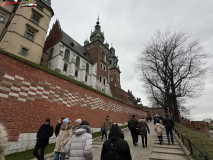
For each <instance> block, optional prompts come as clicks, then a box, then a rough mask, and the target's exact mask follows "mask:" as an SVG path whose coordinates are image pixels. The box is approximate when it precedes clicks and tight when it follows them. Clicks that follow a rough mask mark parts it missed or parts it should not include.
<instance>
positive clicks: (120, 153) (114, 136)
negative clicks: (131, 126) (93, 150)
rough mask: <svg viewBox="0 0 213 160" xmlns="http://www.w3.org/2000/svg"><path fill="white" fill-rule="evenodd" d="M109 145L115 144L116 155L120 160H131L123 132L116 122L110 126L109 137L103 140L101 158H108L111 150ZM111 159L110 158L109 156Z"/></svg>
mask: <svg viewBox="0 0 213 160" xmlns="http://www.w3.org/2000/svg"><path fill="white" fill-rule="evenodd" d="M111 145H115V150H116V156H117V157H119V159H120V160H131V159H132V157H131V153H130V149H129V145H128V143H127V141H126V140H124V133H123V132H122V130H121V129H120V127H119V126H118V125H117V124H113V125H112V127H111V128H110V132H109V139H108V140H107V141H105V142H104V144H103V147H102V151H101V160H109V157H108V156H109V152H111ZM111 159H112V158H111Z"/></svg>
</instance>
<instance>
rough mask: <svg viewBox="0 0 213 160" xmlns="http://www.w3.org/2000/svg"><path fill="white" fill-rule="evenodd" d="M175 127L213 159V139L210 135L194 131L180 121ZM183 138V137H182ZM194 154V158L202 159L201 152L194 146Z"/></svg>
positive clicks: (186, 144) (186, 143)
mask: <svg viewBox="0 0 213 160" xmlns="http://www.w3.org/2000/svg"><path fill="white" fill-rule="evenodd" d="M175 127H176V128H177V129H178V130H179V131H181V132H182V134H183V135H184V136H186V137H187V138H188V139H189V140H190V141H191V142H192V143H194V144H195V145H196V146H197V147H198V148H199V149H200V150H201V151H203V152H205V153H207V154H208V155H209V157H210V159H213V140H212V139H210V138H209V137H207V136H205V135H202V134H200V133H199V132H196V131H192V130H190V129H188V128H187V127H185V126H184V125H182V124H180V123H175ZM180 139H181V138H180ZM184 141H185V146H186V147H187V148H188V150H189V151H190V149H189V145H188V142H187V141H186V139H185V140H184ZM193 151H194V154H193V155H192V157H193V158H195V159H196V160H200V159H201V158H200V156H199V153H198V152H196V151H195V150H194V148H193Z"/></svg>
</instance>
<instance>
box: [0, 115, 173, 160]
mask: <svg viewBox="0 0 213 160" xmlns="http://www.w3.org/2000/svg"><path fill="white" fill-rule="evenodd" d="M173 126H174V122H173V121H172V119H171V118H169V116H168V115H166V117H165V118H164V119H163V121H162V123H161V122H160V120H159V119H157V120H156V122H155V128H154V129H155V131H156V132H157V136H158V139H159V143H160V144H162V143H163V137H162V130H163V128H165V129H166V135H167V139H168V144H170V142H172V144H174V140H173V134H172V128H173ZM128 128H129V130H130V132H131V136H132V141H133V145H134V146H137V145H138V144H137V143H138V135H140V136H141V140H142V147H143V148H147V134H148V133H150V129H149V126H148V125H147V122H146V120H145V119H144V118H140V119H138V120H137V119H136V117H135V115H132V116H130V120H129V121H128ZM53 130H54V129H53V126H52V125H51V124H50V118H46V120H45V122H44V124H42V125H41V126H40V128H39V130H38V132H37V142H36V145H35V147H34V150H33V155H34V156H35V157H36V158H37V159H38V160H44V151H45V148H46V146H47V145H48V143H49V138H50V137H51V136H52V135H53ZM101 131H102V137H101V139H102V140H103V139H104V136H105V138H106V141H105V142H104V144H103V146H102V151H101V160H114V159H122V160H131V159H132V157H131V153H130V148H129V145H128V143H127V141H126V140H125V139H124V133H123V132H122V130H121V129H120V127H119V126H118V125H117V124H113V123H112V120H110V118H109V116H106V117H105V120H104V122H103V123H102V125H101ZM55 136H56V144H55V148H54V160H59V159H60V160H65V156H66V155H67V156H68V157H69V159H70V160H72V159H78V160H92V159H93V154H92V129H91V127H90V124H89V122H87V121H82V120H81V119H80V118H78V119H76V121H75V122H74V124H73V123H72V121H71V120H69V118H67V117H61V118H60V120H59V121H58V124H57V125H56V128H55ZM6 144H7V132H6V130H5V128H4V126H3V125H1V123H0V159H2V160H4V157H3V156H2V157H1V155H3V149H5V146H6ZM39 149H40V154H39V153H38V150H39Z"/></svg>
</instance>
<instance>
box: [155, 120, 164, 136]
mask: <svg viewBox="0 0 213 160" xmlns="http://www.w3.org/2000/svg"><path fill="white" fill-rule="evenodd" d="M163 128H164V127H163V126H162V125H161V124H160V123H156V124H155V132H157V136H161V135H162V134H163Z"/></svg>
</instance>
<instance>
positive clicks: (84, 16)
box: [50, 0, 213, 120]
mask: <svg viewBox="0 0 213 160" xmlns="http://www.w3.org/2000/svg"><path fill="white" fill-rule="evenodd" d="M52 8H53V10H54V12H55V15H54V17H53V18H52V20H51V23H50V28H52V24H53V22H55V20H56V19H59V21H60V24H61V27H62V29H63V31H65V32H66V33H67V34H68V35H70V36H71V37H72V38H73V39H75V40H76V41H77V42H79V43H80V44H82V45H83V42H84V40H86V39H89V37H90V33H91V30H94V26H95V23H96V21H97V17H98V14H99V16H100V25H101V30H102V31H104V34H105V39H106V41H107V42H108V43H109V44H110V45H111V43H112V44H113V47H114V48H115V51H116V55H117V56H118V58H119V62H118V63H119V66H120V70H121V87H122V88H123V89H124V90H126V91H127V90H128V89H129V90H131V91H132V92H133V94H134V95H135V96H136V97H140V98H141V100H142V103H143V105H147V106H148V105H149V101H148V100H147V98H146V95H145V92H144V89H143V88H142V83H141V82H140V81H139V78H138V76H137V73H136V69H135V65H136V63H137V56H138V55H139V54H140V53H141V52H142V50H143V44H144V43H145V42H146V41H148V40H150V38H151V37H152V36H153V35H154V34H155V33H156V32H157V31H159V30H161V31H164V30H166V29H167V28H170V29H172V30H176V31H185V32H187V33H190V34H191V35H192V37H193V38H194V39H199V40H200V43H201V45H203V46H204V48H205V50H206V51H207V52H209V53H212V51H213V0H204V1H202V0H187V1H186V0H172V1H171V0H60V1H59V0H52ZM209 64H213V60H212V59H211V60H209ZM212 99H213V72H211V73H209V74H208V75H207V78H206V85H205V90H204V91H203V94H202V96H201V97H200V98H199V99H197V100H194V101H193V103H192V104H190V105H191V106H193V107H196V108H194V109H192V111H191V114H192V116H191V119H193V120H202V119H204V118H207V117H209V118H213V100H212Z"/></svg>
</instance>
